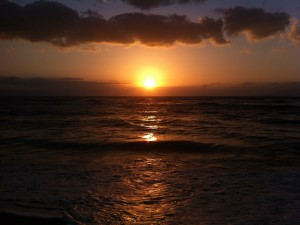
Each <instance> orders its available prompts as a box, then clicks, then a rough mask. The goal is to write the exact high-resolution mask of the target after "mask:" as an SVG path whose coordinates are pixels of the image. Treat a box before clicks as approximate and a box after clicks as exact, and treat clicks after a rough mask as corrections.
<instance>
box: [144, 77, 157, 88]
mask: <svg viewBox="0 0 300 225" xmlns="http://www.w3.org/2000/svg"><path fill="white" fill-rule="evenodd" d="M144 87H145V88H147V89H153V88H155V87H156V83H155V81H154V80H153V79H152V78H148V79H146V80H145V81H144Z"/></svg>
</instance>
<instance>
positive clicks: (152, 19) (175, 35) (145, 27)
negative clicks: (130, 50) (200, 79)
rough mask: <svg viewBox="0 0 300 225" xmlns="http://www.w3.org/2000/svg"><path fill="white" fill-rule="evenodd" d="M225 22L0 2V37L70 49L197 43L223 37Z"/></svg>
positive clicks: (218, 40)
mask: <svg viewBox="0 0 300 225" xmlns="http://www.w3.org/2000/svg"><path fill="white" fill-rule="evenodd" d="M222 26H223V25H222V20H221V19H218V20H214V19H210V18H203V19H202V20H200V21H199V22H193V21H191V20H189V19H188V18H187V17H186V16H179V15H170V16H162V15H153V14H143V13H125V14H121V15H117V16H114V17H112V18H110V19H108V20H106V19H104V18H103V17H101V16H100V15H98V14H96V13H95V12H93V11H87V12H85V13H84V14H83V16H79V14H78V13H77V12H76V11H74V10H72V9H70V8H68V7H66V6H64V5H62V4H60V3H57V2H47V1H38V2H34V3H33V4H28V5H26V6H24V7H20V6H18V5H16V4H13V3H11V2H9V1H5V0H4V1H1V3H0V37H1V38H2V39H24V40H29V41H31V42H40V41H44V42H50V43H52V44H54V45H57V46H61V47H67V46H73V45H77V44H81V43H87V42H100V43H103V42H107V43H119V44H132V43H135V42H141V43H143V44H145V45H150V46H153V45H160V46H161V45H172V44H174V43H175V42H181V43H184V44H198V43H201V42H202V40H203V39H212V40H213V41H214V42H215V43H217V44H224V43H227V41H226V40H225V39H224V37H223V32H222Z"/></svg>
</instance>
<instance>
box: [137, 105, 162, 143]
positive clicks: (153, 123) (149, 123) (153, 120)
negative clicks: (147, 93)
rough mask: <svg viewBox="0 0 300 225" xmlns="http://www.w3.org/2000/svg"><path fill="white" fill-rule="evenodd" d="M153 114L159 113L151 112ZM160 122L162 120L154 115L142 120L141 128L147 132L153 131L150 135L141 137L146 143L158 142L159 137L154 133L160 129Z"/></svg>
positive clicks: (145, 134) (146, 134)
mask: <svg viewBox="0 0 300 225" xmlns="http://www.w3.org/2000/svg"><path fill="white" fill-rule="evenodd" d="M151 113H157V111H151ZM159 122H160V119H158V118H157V117H156V116H154V115H149V116H144V117H143V118H142V119H141V123H140V126H141V127H143V128H146V129H147V130H149V131H151V132H148V133H144V134H143V135H142V136H140V137H141V138H142V139H143V140H144V141H147V142H154V141H157V137H156V136H155V134H154V131H155V130H157V129H158V128H159V126H158V123H159Z"/></svg>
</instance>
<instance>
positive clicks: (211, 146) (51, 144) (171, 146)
mask: <svg viewBox="0 0 300 225" xmlns="http://www.w3.org/2000/svg"><path fill="white" fill-rule="evenodd" d="M1 143H2V145H4V146H5V145H9V146H10V147H12V145H15V146H22V148H21V152H20V153H22V154H23V153H26V151H28V153H30V152H31V151H37V150H40V151H55V152H60V151H62V152H66V153H68V154H69V153H71V154H72V153H74V154H75V153H78V152H85V153H87V152H106V151H112V150H114V151H131V152H166V153H167V152H178V153H200V154H201V153H218V152H219V153H234V152H235V153H239V152H245V151H246V148H245V147H243V146H233V145H225V144H218V143H204V142H196V141H184V140H178V141H157V142H146V141H132V142H81V141H67V140H65V141H54V140H50V139H31V138H27V137H23V138H20V137H18V138H10V139H6V140H3V139H2V140H1ZM25 149H27V150H25ZM28 149H29V150H28Z"/></svg>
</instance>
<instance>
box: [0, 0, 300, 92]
mask: <svg viewBox="0 0 300 225" xmlns="http://www.w3.org/2000/svg"><path fill="white" fill-rule="evenodd" d="M25 2H26V1H25ZM27 2H28V4H29V3H30V2H34V1H27ZM229 2H230V4H234V3H240V2H239V1H235V0H232V1H229ZM276 2H277V1H273V3H272V4H274V5H272V4H271V3H270V4H269V5H267V6H268V7H267V6H266V9H262V10H263V11H259V13H261V14H262V16H261V18H262V20H264V18H265V17H264V16H263V14H266V15H267V14H268V13H269V12H268V11H267V10H268V9H269V10H270V13H269V14H268V15H269V17H270V15H271V16H273V17H274V21H275V22H276V24H278V22H279V21H276V17H278V19H279V17H280V16H281V17H282V18H284V15H287V16H289V17H290V18H289V20H290V22H289V24H287V25H282V27H281V28H278V31H273V30H270V33H266V34H260V33H258V32H260V31H259V29H258V30H257V31H255V29H256V28H255V27H252V28H247V27H245V28H243V29H244V30H241V31H236V30H233V29H236V28H233V27H231V28H230V27H229V25H230V24H229V25H227V26H228V27H227V28H226V27H225V28H226V29H228V32H227V33H224V37H223V38H224V41H223V40H222V41H221V40H218V41H220V42H219V43H218V44H217V45H216V44H215V41H214V38H216V37H215V36H212V37H211V38H207V39H205V38H203V40H201V41H199V43H193V44H188V43H178V41H175V42H174V43H172V44H154V45H153V44H149V42H148V40H147V39H145V38H148V37H146V36H143V35H144V34H143V33H141V34H137V35H140V38H141V40H140V41H139V40H137V41H135V42H134V43H128V44H124V43H103V42H95V41H85V42H83V43H80V44H75V45H73V44H72V46H67V47H61V46H56V44H53V43H52V42H50V43H49V40H48V39H45V40H44V39H43V38H46V37H41V38H42V39H41V41H32V40H31V39H30V40H29V41H28V40H27V39H29V38H32V37H25V36H22V37H21V38H19V37H16V38H12V39H11V38H5V37H6V36H7V35H8V34H5V32H9V29H8V31H6V30H5V29H7V28H5V27H4V28H1V21H0V34H1V29H3V31H2V33H3V32H4V34H5V35H6V36H5V35H4V36H3V35H2V37H4V38H2V40H0V48H1V51H0V78H1V77H2V78H5V77H11V76H14V77H18V78H20V79H31V78H42V79H61V78H76V79H81V80H83V81H86V82H101V83H103V82H104V83H106V82H108V83H109V82H113V83H118V85H119V87H120V86H123V89H124V88H125V89H132V88H133V89H134V88H136V87H140V86H143V83H144V81H145V79H149V77H150V78H151V79H153V80H154V81H155V83H156V85H157V86H158V87H164V88H168V87H190V86H193V87H195V86H203V85H211V84H214V83H221V84H226V85H229V84H239V83H245V82H253V83H272V82H296V81H299V80H300V67H299V62H298V61H299V58H300V51H299V44H300V28H299V24H297V22H298V19H299V17H297V16H299V13H298V14H297V12H295V11H290V12H289V9H290V8H294V5H293V4H296V3H297V2H296V1H291V2H290V3H289V4H290V5H288V6H289V7H290V8H286V10H287V12H283V13H285V14H283V13H282V15H281V14H280V15H279V14H276V13H275V12H274V11H272V9H275V8H276ZM11 3H14V1H11ZM73 3H74V2H73ZM277 3H278V4H279V2H277ZM41 4H42V3H41ZM64 4H66V5H63V7H65V8H66V10H69V9H75V10H79V9H78V7H84V6H83V5H76V4H73V5H72V4H71V3H70V4H69V3H68V1H64ZM82 4H83V3H82ZM102 4H104V3H101V4H100V6H103V5H102ZM111 4H112V6H111V7H113V6H114V5H113V3H111ZM114 4H116V5H115V6H114V7H117V6H118V7H119V8H118V9H119V11H123V12H124V13H125V12H127V11H128V10H129V12H132V11H133V12H135V11H138V10H136V9H134V8H132V7H131V6H126V5H125V4H123V3H122V4H120V5H118V4H119V3H118V4H117V3H114ZM228 4H229V3H228ZM286 4H288V3H286ZM24 5H26V3H24V4H23V5H22V6H24ZM175 6H176V5H175ZM175 6H174V7H173V6H164V7H162V9H163V10H164V11H160V7H158V8H157V9H153V10H152V9H150V11H143V12H142V13H143V14H145V15H146V17H147V15H150V14H151V15H152V14H153V15H160V14H161V15H164V17H165V18H166V16H165V15H167V14H166V13H167V12H169V13H176V14H180V15H182V13H185V12H186V9H189V7H193V9H194V8H195V7H199V9H202V10H199V11H200V12H201V14H199V15H198V18H199V17H201V16H202V17H203V16H211V15H213V17H212V18H214V19H212V20H215V21H217V20H216V19H217V18H218V17H220V15H219V14H212V13H211V10H212V9H214V8H217V7H216V6H217V5H216V4H215V3H214V4H213V3H210V1H207V2H205V3H203V4H197V5H195V4H193V5H188V4H187V5H180V7H181V8H179V7H177V6H176V7H177V8H176V7H175ZM233 6H234V5H231V6H230V7H233ZM2 7H3V6H2ZM20 7H21V6H20ZM86 7H89V8H90V7H91V5H90V6H86ZM103 7H104V6H103ZM105 7H109V6H106V5H105ZM130 7H131V8H130ZM136 7H140V6H136ZM220 7H222V8H226V5H224V4H221V3H220ZM228 7H229V6H228ZM246 7H247V6H245V8H242V9H243V10H246V11H247V12H248V11H249V13H252V12H255V11H253V10H252V9H253V7H258V8H257V9H259V5H251V6H249V8H246ZM260 7H261V6H260ZM36 8H37V9H39V8H38V7H37V6H36ZM114 9H116V8H114ZM190 9H192V8H190ZM209 9H211V10H210V11H209ZM240 9H241V8H232V10H233V11H234V10H240ZM95 10H98V11H99V12H98V13H100V14H101V9H100V10H99V8H95ZM168 10H169V11H168ZM251 10H252V11H251ZM0 11H1V6H0ZM74 12H75V11H74ZM191 12H192V14H191V15H186V16H187V18H195V15H197V14H196V12H194V11H193V10H192V11H191ZM207 12H210V13H208V15H205V13H207ZM113 13H114V10H112V8H111V15H110V16H115V15H114V14H113ZM118 13H120V12H118ZM163 13H165V14H163ZM226 13H227V14H228V15H230V16H231V17H233V15H231V14H230V13H233V12H231V11H229V10H228V11H226ZM75 14H76V12H75ZM143 14H132V15H131V14H124V15H126V16H128V15H129V16H137V15H138V16H141V15H143ZM227 14H225V16H226V15H227ZM228 15H227V16H228ZM123 17H124V16H123ZM231 17H230V18H231ZM82 18H83V17H82ZM149 18H150V17H149ZM155 18H156V17H155ZM157 18H159V17H157ZM225 18H226V17H225ZM233 18H234V17H233ZM123 19H124V18H123ZM125 19H126V17H125ZM0 20H1V17H0ZM191 21H193V20H192V19H191ZM191 21H190V19H186V20H185V22H186V23H187V25H186V26H188V23H194V25H195V24H196V22H194V21H193V22H191ZM263 22H264V21H261V22H260V21H258V23H257V26H260V24H263ZM197 23H198V22H197ZM199 23H200V22H199ZM268 23H270V24H269V25H268V26H269V27H270V26H272V21H271V22H270V21H268ZM194 25H193V26H194ZM225 25H226V24H225ZM253 26H254V25H253ZM276 26H277V25H276ZM28 29H31V28H28ZM130 29H132V28H130ZM134 29H135V28H134ZM142 29H145V32H146V33H147V32H149V35H154V34H155V32H156V30H155V29H156V28H155V27H149V28H147V27H146V28H144V27H143V28H142ZM147 29H148V30H147ZM203 29H204V28H203ZM205 29H207V28H205ZM265 29H268V27H267V28H265ZM272 29H273V28H272ZM280 29H281V30H280ZM162 31H163V30H162ZM28 32H29V31H28ZM28 32H27V33H28ZM125 32H126V31H125ZM137 32H139V30H137ZM230 32H232V33H234V32H237V33H236V34H235V33H234V35H230ZM251 32H252V33H251ZM255 32H256V33H255ZM272 32H273V33H272ZM292 32H293V35H292ZM297 32H299V33H297ZM27 33H26V35H27ZM9 35H11V34H9ZM39 35H42V33H41V34H39ZM51 35H52V34H51ZM155 35H156V36H153V37H152V39H154V40H155V43H158V42H157V41H158V40H159V38H160V37H159V35H160V33H157V34H155ZM178 35H181V34H178ZM205 35H213V34H210V33H207V34H205ZM218 35H220V34H218ZM261 35H265V36H262V37H261ZM249 36H252V39H251V40H250V39H249ZM7 37H9V36H7ZM162 37H163V36H162ZM203 37H205V36H203ZM82 38H83V37H82ZM84 38H85V39H86V38H89V37H84ZM163 38H165V37H163ZM180 38H181V37H180ZM184 38H185V36H184ZM82 40H83V39H82ZM180 40H181V39H180ZM182 40H184V41H183V42H185V39H182ZM123 41H124V40H122V41H121V42H123ZM163 41H165V40H163ZM187 41H188V39H187ZM193 41H196V39H195V40H193ZM225 41H226V42H227V43H225ZM114 42H117V41H114ZM143 42H144V43H143ZM150 92H151V93H152V94H153V93H154V90H151V91H150ZM111 93H113V91H112V92H111Z"/></svg>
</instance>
